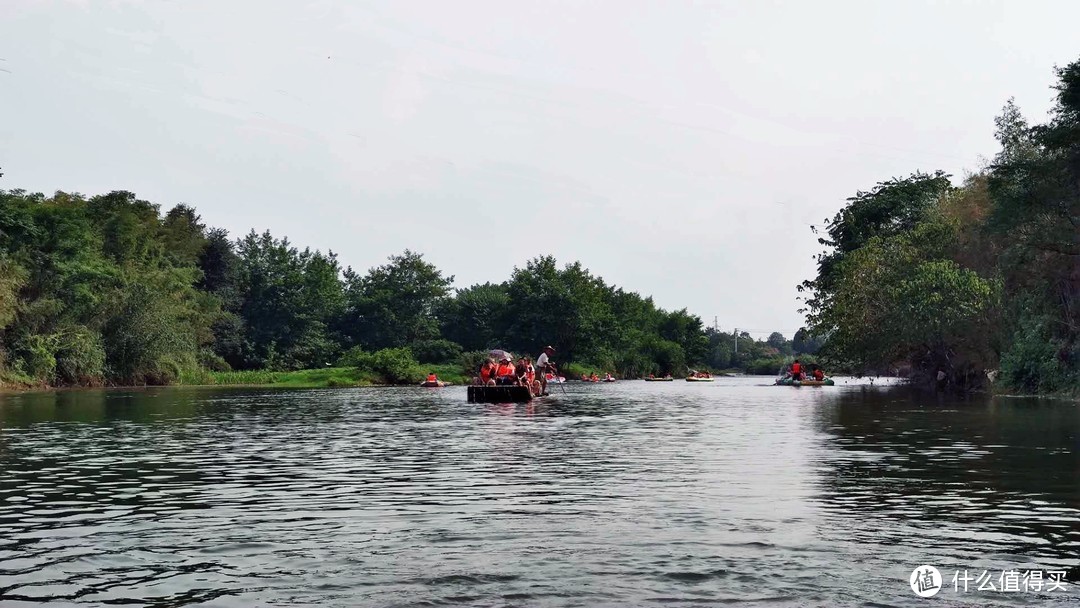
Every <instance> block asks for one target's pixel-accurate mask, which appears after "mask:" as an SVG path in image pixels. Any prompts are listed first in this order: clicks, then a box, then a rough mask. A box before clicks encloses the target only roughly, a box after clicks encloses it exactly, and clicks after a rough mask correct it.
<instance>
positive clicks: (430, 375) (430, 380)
mask: <svg viewBox="0 0 1080 608" xmlns="http://www.w3.org/2000/svg"><path fill="white" fill-rule="evenodd" d="M427 381H428V382H438V381H439V379H438V378H436V377H435V374H428V377H427Z"/></svg>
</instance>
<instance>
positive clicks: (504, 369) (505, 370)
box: [495, 363, 514, 378]
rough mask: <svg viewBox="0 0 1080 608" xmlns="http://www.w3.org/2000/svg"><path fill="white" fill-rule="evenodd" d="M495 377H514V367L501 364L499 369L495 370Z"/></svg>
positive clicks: (509, 364)
mask: <svg viewBox="0 0 1080 608" xmlns="http://www.w3.org/2000/svg"><path fill="white" fill-rule="evenodd" d="M495 375H496V376H498V377H500V378H502V377H503V376H513V375H514V366H513V364H511V363H500V364H499V367H498V369H496V370H495Z"/></svg>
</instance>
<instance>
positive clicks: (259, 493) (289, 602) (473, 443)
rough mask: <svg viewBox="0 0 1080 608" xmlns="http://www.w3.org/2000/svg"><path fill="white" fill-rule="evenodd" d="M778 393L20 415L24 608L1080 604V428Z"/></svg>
mask: <svg viewBox="0 0 1080 608" xmlns="http://www.w3.org/2000/svg"><path fill="white" fill-rule="evenodd" d="M768 382H769V380H768V379H764V378H723V379H719V380H717V381H716V382H714V383H711V384H705V383H687V382H683V381H676V382H672V383H646V382H640V381H636V382H619V383H614V384H607V385H605V384H595V385H592V384H580V383H571V384H568V385H565V386H562V387H559V386H554V385H553V386H552V387H551V389H552V391H553V395H552V396H551V397H549V398H545V399H541V400H537V401H534V402H533V403H532V404H529V405H479V404H469V403H467V402H466V399H465V389H464V388H463V387H450V388H446V389H375V388H373V389H334V390H283V389H282V390H274V389H210V388H197V389H196V388H186V389H185V388H163V389H147V390H134V391H132V390H128V391H120V390H117V391H67V392H63V391H61V392H53V393H25V394H14V395H7V396H0V605H2V606H4V607H5V608H8V607H15V606H36V605H39V603H40V602H48V601H51V602H54V603H56V604H58V605H70V604H77V605H100V606H106V605H113V604H125V605H133V606H182V605H194V604H200V605H203V606H236V607H240V606H245V607H246V606H260V605H280V606H301V605H318V606H414V605H429V606H438V605H475V606H645V605H656V606H660V605H674V606H697V605H702V606H704V605H716V604H720V603H724V604H728V603H743V602H746V603H755V604H758V605H790V606H819V605H820V606H890V605H895V606H907V605H926V602H927V600H923V599H921V598H919V597H918V596H916V594H915V593H914V592H913V589H912V587H911V586H910V585H909V576H910V575H911V573H912V571H913V569H915V568H916V567H918V566H922V565H932V566H935V567H936V568H937V569H938V570H939V571H940V573H941V581H940V587H941V590H940V592H939V593H938V595H937V596H936V597H935V598H934V600H933V601H934V602H935V604H934V605H945V606H985V605H1040V606H1045V605H1053V604H1058V603H1061V604H1070V605H1076V602H1077V601H1080V592H1078V591H1077V589H1076V587H1077V586H1078V585H1080V580H1078V577H1077V572H1078V568H1077V566H1078V564H1080V449H1078V447H1080V446H1078V441H1080V439H1078V438H1080V407H1078V406H1077V404H1075V403H1070V402H1053V401H1045V400H1030V399H1008V398H998V399H987V398H982V399H975V400H970V401H954V400H950V399H948V398H945V397H935V396H918V395H913V394H911V393H910V392H909V391H907V390H906V389H902V388H892V389H888V388H882V387H881V386H868V385H866V383H864V382H856V381H853V380H849V381H843V380H841V382H840V384H839V385H838V386H835V387H816V388H810V387H803V388H792V387H774V386H768V385H767V383H768ZM984 571H985V575H984ZM1031 571H1038V573H1039V574H1038V575H1042V576H1043V580H1044V581H1047V583H1046V584H1042V585H1041V586H1040V588H1039V589H1038V590H1036V588H1035V587H1036V582H1037V580H1038V579H1036V578H1034V577H1035V576H1037V575H1034V574H1030V572H1031ZM1009 572H1015V573H1017V574H1015V575H1014V574H1009ZM1060 572H1064V573H1065V574H1060ZM1022 574H1027V577H1026V578H1025V579H1024V586H1027V585H1028V584H1029V583H1030V586H1029V587H1028V588H1027V589H1026V590H1024V587H1023V586H1021V588H1020V590H1019V591H1002V590H1001V588H1002V587H1005V586H1006V585H1008V584H1009V582H1010V581H1011V580H1012V579H1013V578H1015V577H1016V576H1017V575H1022ZM976 576H978V577H979V582H978V584H977V583H976V582H975V577H976ZM984 576H985V578H986V580H989V579H991V578H992V579H993V580H992V583H991V584H992V585H993V586H994V587H995V590H994V591H991V590H989V589H987V588H985V581H984V580H983V578H984ZM954 577H955V579H954ZM1059 577H1060V578H1062V579H1063V580H1065V581H1067V582H1066V583H1065V584H1064V586H1065V588H1064V589H1061V588H1059V587H1060V586H1061V585H1059V584H1051V583H1050V582H1049V581H1050V579H1054V578H1059ZM967 578H971V579H972V581H971V582H964V580H965V579H967ZM964 584H966V585H968V590H967V591H964V589H963V587H962V586H963V585H964ZM979 585H982V586H983V587H984V589H983V590H981V591H980V590H978V589H977V588H976V587H977V586H979ZM1051 587H1054V588H1053V589H1051ZM1010 588H1011V586H1010Z"/></svg>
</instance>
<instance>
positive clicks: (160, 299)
mask: <svg viewBox="0 0 1080 608" xmlns="http://www.w3.org/2000/svg"><path fill="white" fill-rule="evenodd" d="M452 282H453V277H451V276H444V275H443V274H442V272H440V271H439V270H438V269H437V268H435V267H434V266H433V265H432V264H430V263H428V262H427V261H425V260H424V258H423V256H422V255H420V254H418V253H414V252H411V251H408V250H406V251H405V252H403V253H402V254H401V255H395V256H391V257H390V258H389V260H388V261H387V263H386V264H385V265H382V266H378V267H376V268H372V269H370V270H369V271H368V272H366V273H363V274H361V273H358V272H355V271H353V270H352V269H351V268H342V267H341V266H340V265H339V263H338V261H337V257H336V256H335V255H334V254H333V253H327V254H323V253H321V252H319V251H311V250H310V249H303V250H300V249H298V248H297V247H295V246H293V245H292V244H291V243H290V242H289V241H288V239H284V238H280V239H279V238H275V237H274V236H272V235H271V234H269V233H263V234H256V233H254V232H252V233H250V234H248V235H246V236H244V237H243V238H241V239H238V240H233V239H230V238H229V235H228V234H227V233H226V232H225V231H224V230H220V229H214V228H209V227H207V226H205V225H204V224H203V223H202V221H201V219H200V217H199V215H198V214H197V213H196V212H195V210H194V209H193V208H191V207H189V206H186V205H177V206H176V207H174V208H172V209H171V210H169V211H168V212H167V213H165V214H164V215H162V214H161V212H160V209H159V207H158V206H157V205H155V204H152V203H150V202H147V201H144V200H140V199H138V198H137V197H136V196H135V195H134V194H132V193H130V192H112V193H109V194H105V195H101V196H94V197H89V198H87V197H84V196H81V195H77V194H68V193H64V192H57V193H56V194H54V195H53V196H51V197H47V196H44V195H42V194H32V193H27V192H24V191H20V190H12V191H0V379H2V378H7V379H9V380H12V379H14V380H21V381H23V382H26V383H35V384H56V385H60V384H68V385H72V384H80V385H94V384H144V383H151V384H160V383H169V382H173V381H177V380H179V379H185V380H187V379H191V378H210V377H222V378H230V377H232V376H228V375H227V374H229V373H231V372H233V371H234V370H236V371H245V370H265V371H268V372H279V371H291V370H300V369H312V368H315V369H325V368H327V367H328V366H331V365H340V366H347V367H351V368H355V369H361V370H365V371H366V372H369V373H370V374H371V376H370V377H371V378H377V379H383V380H385V381H389V382H413V381H416V380H417V378H418V377H419V376H421V375H423V374H425V373H426V372H425V371H424V369H425V368H424V367H421V365H423V366H425V367H430V366H431V365H432V364H438V363H447V362H452V363H456V364H460V365H464V366H466V367H468V368H470V369H474V366H475V365H476V364H478V362H479V360H480V358H481V357H482V355H483V353H484V352H486V351H487V350H488V349H491V348H495V347H498V348H505V349H509V350H511V351H512V352H522V353H531V354H534V355H535V354H538V352H539V349H540V348H542V347H543V346H544V345H547V344H551V345H554V346H555V347H556V349H557V351H558V355H557V360H558V361H560V362H566V363H569V362H577V363H579V364H580V365H581V366H582V367H586V368H591V369H595V370H598V371H610V372H614V373H619V374H621V375H623V376H640V375H644V374H648V373H657V374H662V373H672V374H676V375H678V374H683V373H685V372H686V370H687V369H688V368H691V367H695V366H709V367H712V368H714V369H719V368H731V367H735V368H744V369H745V368H749V367H750V366H751V364H752V363H755V362H756V363H758V367H759V368H761V367H768V368H769V370H770V373H771V372H772V371H775V370H776V369H779V367H780V365H781V364H782V360H781V359H782V358H783V357H784V356H787V355H791V354H793V353H794V352H795V351H796V350H798V351H799V352H808V351H809V350H810V349H812V348H816V347H817V344H816V343H814V341H813V340H810V339H809V338H808V337H807V336H805V335H801V336H796V340H795V342H794V346H795V348H793V343H792V342H790V341H787V340H785V339H784V337H783V336H780V335H779V334H775V335H774V336H771V337H770V339H769V340H768V342H765V341H757V340H753V339H751V338H750V336H749V335H748V334H743V335H742V336H740V337H739V338H740V339H739V350H738V352H737V353H736V351H735V344H734V342H735V336H733V335H731V334H724V333H720V332H717V331H715V330H712V329H709V330H706V329H705V328H704V327H703V326H702V322H701V319H700V318H698V317H697V316H694V315H692V314H690V313H688V312H687V311H686V310H677V311H666V310H663V309H661V308H659V307H657V306H656V305H655V304H654V303H653V301H652V299H651V298H647V297H641V296H640V295H638V294H636V293H630V292H626V291H624V290H622V289H619V288H617V287H614V286H611V285H608V284H607V283H605V282H604V281H603V280H602V279H601V278H600V277H596V276H593V275H592V274H591V273H590V272H589V271H588V270H587V269H585V268H584V267H583V266H582V265H581V264H580V263H573V264H568V265H565V266H562V267H560V266H559V265H558V264H557V263H556V261H555V259H554V258H551V257H540V258H537V259H534V260H530V261H529V262H528V263H527V264H526V265H525V266H524V267H522V268H518V269H515V270H514V272H513V274H512V276H511V277H510V278H509V280H507V281H505V282H503V283H498V284H493V283H485V284H483V285H474V286H471V287H468V288H465V289H459V290H454V289H453V288H452ZM800 349H802V350H800ZM778 358H779V359H778ZM762 361H765V362H766V363H761V362H762ZM211 372H212V373H217V374H226V375H225V376H208V375H207V374H208V373H211ZM244 377H247V376H236V378H237V379H238V380H239V379H241V378H244ZM365 378H366V377H365ZM226 381H227V380H226Z"/></svg>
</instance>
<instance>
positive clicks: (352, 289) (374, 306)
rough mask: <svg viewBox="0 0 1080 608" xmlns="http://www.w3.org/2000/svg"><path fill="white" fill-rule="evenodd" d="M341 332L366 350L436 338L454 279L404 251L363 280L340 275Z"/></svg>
mask: <svg viewBox="0 0 1080 608" xmlns="http://www.w3.org/2000/svg"><path fill="white" fill-rule="evenodd" d="M345 279H346V288H345V290H346V291H345V299H346V303H347V305H346V311H345V315H344V319H345V321H344V328H343V329H344V332H345V333H346V334H347V335H348V336H349V338H350V340H351V343H352V344H358V345H361V346H363V347H364V348H365V349H367V350H376V349H382V348H393V347H402V346H409V345H411V344H414V343H417V342H420V341H424V340H433V339H437V338H438V337H439V325H440V323H439V317H438V314H439V313H440V312H441V311H443V310H445V303H446V300H447V299H448V298H449V296H450V286H451V285H452V284H453V282H454V277H453V276H449V277H444V276H443V274H442V272H441V271H440V270H438V269H437V268H436V267H435V266H434V265H432V264H430V263H428V262H426V261H425V260H424V256H423V255H422V254H419V253H414V252H412V251H409V250H408V249H406V250H405V252H404V253H402V254H401V255H395V256H390V260H389V263H388V264H385V265H383V266H379V267H376V268H372V269H371V270H369V271H368V273H367V274H366V275H364V276H360V275H357V274H355V273H353V272H352V271H351V270H349V271H347V272H346V273H345Z"/></svg>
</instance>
